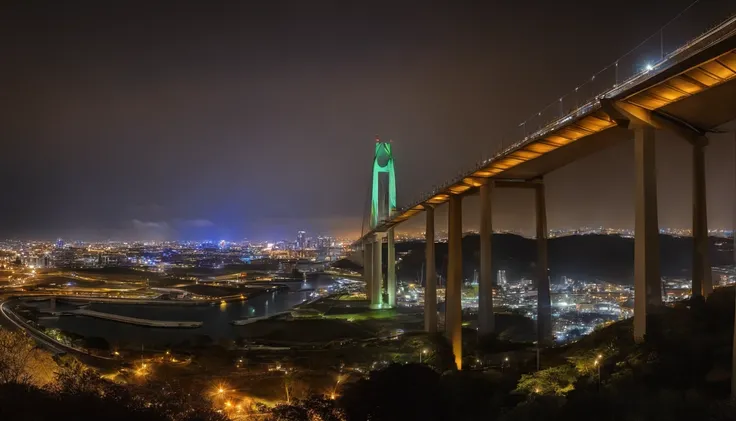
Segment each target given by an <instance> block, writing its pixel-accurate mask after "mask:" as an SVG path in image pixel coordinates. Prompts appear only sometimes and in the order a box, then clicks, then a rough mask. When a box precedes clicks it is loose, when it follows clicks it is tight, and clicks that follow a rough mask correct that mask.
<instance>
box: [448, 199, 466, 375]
mask: <svg viewBox="0 0 736 421" xmlns="http://www.w3.org/2000/svg"><path fill="white" fill-rule="evenodd" d="M462 212H463V210H462V198H461V197H460V196H456V195H452V196H450V209H449V212H448V221H447V222H448V223H447V231H448V240H447V243H448V251H447V253H448V262H447V287H446V290H445V306H447V307H446V309H447V310H446V316H445V332H446V333H447V336H448V337H449V339H450V344H451V346H452V352H453V354H454V355H455V365H456V366H457V369H458V370H461V369H462V365H463V362H462V361H463V360H462V358H463V341H462V339H463V338H462V305H461V300H462V297H461V292H462V281H463V279H462V278H463V246H462V241H463V232H462V231H463V215H462Z"/></svg>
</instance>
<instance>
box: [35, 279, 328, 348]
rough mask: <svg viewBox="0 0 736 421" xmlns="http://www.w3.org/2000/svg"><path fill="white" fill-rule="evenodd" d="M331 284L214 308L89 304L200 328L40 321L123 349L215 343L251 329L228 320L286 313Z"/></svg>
mask: <svg viewBox="0 0 736 421" xmlns="http://www.w3.org/2000/svg"><path fill="white" fill-rule="evenodd" d="M280 283H282V282H280ZM332 283H333V280H332V278H331V277H329V276H321V277H318V278H315V279H314V280H310V281H309V282H294V283H285V284H287V285H289V287H290V291H289V292H286V291H284V292H273V293H267V294H263V295H259V296H257V297H254V298H252V299H250V300H244V301H231V302H228V303H225V304H222V303H217V304H215V305H211V306H176V305H135V304H112V303H93V304H91V305H90V306H89V308H90V309H91V310H96V311H102V312H105V313H113V314H119V315H122V316H131V317H139V318H143V319H155V320H176V321H201V322H203V326H202V327H200V328H196V329H167V328H151V327H144V326H135V325H129V324H125V323H118V322H114V321H111V320H101V319H93V318H90V317H71V316H65V317H59V318H58V319H48V320H41V321H40V324H42V325H43V326H47V327H55V328H59V329H62V330H65V331H68V332H74V333H77V334H80V335H83V336H88V337H90V336H98V337H103V338H105V339H107V341H108V342H109V343H110V344H111V345H112V346H119V347H125V346H132V345H136V346H140V345H141V344H144V345H146V346H149V347H163V346H166V345H174V344H177V343H182V342H184V341H187V340H188V341H190V342H194V341H196V338H198V337H200V338H201V337H202V335H206V336H209V337H210V338H212V339H213V340H214V341H217V340H219V339H235V338H237V337H238V336H240V335H241V334H242V332H243V331H244V329H248V326H247V325H246V326H233V325H231V324H230V321H232V320H238V319H244V318H246V317H254V316H267V315H273V314H276V313H279V312H283V311H287V310H289V309H290V308H291V307H293V306H294V305H297V304H299V303H302V302H304V301H305V300H306V299H307V298H308V295H309V292H298V290H300V289H313V288H314V289H318V288H324V287H327V286H329V285H331V284H332ZM57 308H59V305H57ZM59 309H61V308H59Z"/></svg>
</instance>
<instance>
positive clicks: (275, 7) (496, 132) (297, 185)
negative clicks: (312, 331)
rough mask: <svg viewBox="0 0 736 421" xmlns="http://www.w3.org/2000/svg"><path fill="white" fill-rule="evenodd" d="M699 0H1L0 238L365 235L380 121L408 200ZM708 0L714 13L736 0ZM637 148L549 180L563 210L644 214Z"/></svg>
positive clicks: (508, 217) (670, 160)
mask: <svg viewBox="0 0 736 421" xmlns="http://www.w3.org/2000/svg"><path fill="white" fill-rule="evenodd" d="M11 3H12V2H11ZM689 3H690V0H667V1H665V0H655V1H650V2H640V1H634V0H621V1H619V2H617V3H616V4H615V7H607V8H606V10H605V12H602V9H601V5H600V4H597V3H594V2H593V3H591V2H588V3H581V2H579V1H572V0H570V1H555V2H549V1H539V0H538V1H531V0H523V1H517V2H477V1H467V2H464V1H446V2H445V1H439V2H426V1H402V2H396V1H392V2H389V1H372V2H353V1H327V0H316V1H308V2H307V1H283V0H277V1H269V2H230V1H222V2H220V1H213V2H195V1H178V2H175V3H171V2H155V1H149V2H115V1H109V2H92V1H73V0H72V1H65V2H48V4H46V5H44V4H43V3H42V2H22V1H16V2H14V3H12V4H9V5H8V4H4V6H3V11H2V13H1V14H0V53H2V57H3V64H2V66H0V78H2V80H3V92H2V95H0V139H2V140H1V142H2V153H0V180H2V186H3V193H2V195H3V197H2V206H0V237H3V236H26V237H27V236H32V237H41V238H53V237H56V236H60V235H63V236H71V237H78V236H83V237H85V238H102V239H104V238H112V237H121V238H131V237H134V236H139V235H140V236H152V237H160V238H164V237H166V238H196V239H204V238H210V239H219V238H228V239H239V238H243V237H249V238H263V237H269V238H274V237H279V236H289V237H293V235H294V234H293V232H294V231H295V230H297V229H307V230H309V231H312V232H318V231H320V232H322V231H324V232H332V233H334V234H342V233H357V232H358V231H359V230H360V225H361V224H360V221H361V218H362V215H363V214H364V211H365V209H364V208H365V204H366V195H367V192H368V177H369V170H370V165H371V162H370V161H371V156H372V152H373V151H372V148H373V137H374V135H375V134H376V133H379V134H381V135H382V136H384V137H385V138H392V139H393V140H394V150H395V154H396V160H397V161H396V162H397V180H398V194H399V202H400V203H405V202H407V201H408V200H409V198H410V197H414V196H415V195H416V194H417V193H419V192H420V191H423V190H427V189H428V188H429V187H431V186H432V185H433V184H438V183H440V182H442V181H443V180H444V179H446V178H447V177H449V176H450V175H452V174H455V173H456V172H457V170H458V169H459V168H463V167H467V166H469V165H470V164H472V163H474V162H476V161H478V160H479V159H480V157H481V154H482V152H488V151H490V150H494V149H496V148H497V147H498V146H499V144H500V142H501V140H502V139H501V136H500V133H508V131H509V130H510V129H513V128H515V127H516V126H517V124H518V123H519V122H520V121H522V120H523V119H524V118H526V117H527V116H529V115H530V114H532V113H533V112H534V110H536V109H539V108H541V107H543V106H545V105H546V104H548V103H550V102H551V101H555V100H556V98H558V97H559V96H560V95H561V94H563V93H565V92H569V91H570V90H572V89H573V88H574V87H575V86H578V85H579V83H580V81H582V80H587V79H588V78H589V77H590V75H591V74H593V73H594V72H595V71H596V70H598V69H600V68H601V67H603V66H604V65H607V64H609V63H610V62H611V61H612V60H613V59H615V57H617V56H619V55H621V54H623V53H624V52H626V51H627V50H628V49H630V48H631V47H632V46H634V45H636V44H637V43H638V42H639V41H640V40H642V39H644V38H645V37H647V36H649V35H650V34H651V33H653V32H654V31H655V30H656V28H657V27H659V26H660V25H662V24H663V23H664V22H666V21H667V20H668V19H669V18H671V17H672V16H674V15H675V14H677V13H678V11H680V10H682V9H683V8H684V7H685V6H687V5H688V4H689ZM701 3H708V4H707V5H706V6H707V7H710V8H712V9H709V10H712V12H711V14H707V15H704V16H701V17H698V18H697V19H695V18H694V21H695V20H699V21H702V22H699V24H702V23H703V22H707V21H709V20H712V19H713V18H714V16H718V13H716V12H718V10H719V9H718V8H719V7H720V9H721V12H719V13H722V12H724V11H728V10H731V9H733V2H732V1H720V0H711V1H709V2H701ZM722 14H723V13H722ZM693 26H697V25H695V24H693ZM679 33H686V32H685V31H684V30H683V28H682V27H678V28H673V30H672V31H669V32H666V35H667V36H666V39H665V41H666V42H667V43H675V42H676V41H677V35H678V34H679ZM668 45H669V44H668ZM644 59H646V57H642V60H644ZM660 142H662V143H664V144H665V145H669V143H670V140H667V139H666V138H664V137H663V138H662V139H661V140H660ZM730 142H731V141H730V140H728V139H726V137H723V138H719V139H716V140H715V141H714V142H713V145H712V146H711V147H709V151H708V162H709V166H710V169H709V171H710V172H709V176H710V177H712V178H710V179H709V180H711V181H714V180H717V182H713V183H712V185H713V186H712V187H711V190H710V192H709V195H710V196H709V197H711V196H712V197H715V198H719V199H721V200H716V201H712V203H711V205H710V208H709V212H711V214H712V224H711V225H712V226H719V225H720V226H727V225H728V224H729V222H728V221H730V214H731V211H730V206H731V199H730V197H732V194H731V193H730V192H732V191H733V190H729V189H732V188H733V185H732V184H733V181H732V177H731V175H730V171H731V168H732V167H731V165H732V164H731V153H730V149H729V148H730V147H731V143H730ZM630 146H631V145H628V146H627V145H621V146H620V147H615V148H613V149H611V150H609V151H605V152H603V153H601V154H599V155H596V156H593V157H590V158H588V159H586V160H583V161H580V162H578V163H574V164H571V165H570V166H569V167H566V168H564V169H561V170H559V171H557V172H555V173H553V174H551V175H550V176H549V177H548V180H549V189H548V191H549V195H550V200H549V212H550V217H549V219H550V226H551V227H559V226H578V225H593V224H595V225H614V226H621V225H624V226H626V225H630V224H631V222H632V219H633V218H632V215H633V213H632V209H633V207H632V201H631V197H632V195H633V191H632V189H631V184H632V177H633V173H632V168H631V156H632V151H631V149H632V148H631V147H630ZM687 157H688V151H687V150H686V148H684V147H681V146H673V147H662V148H660V154H659V158H658V159H659V161H658V162H659V165H660V174H661V176H660V182H661V184H660V186H661V192H660V200H661V201H660V203H661V205H660V209H661V212H660V213H661V221H662V223H663V225H664V224H667V225H671V226H684V227H687V226H689V224H690V220H689V209H690V205H689V200H690V199H689V196H687V194H686V192H688V191H689V190H688V189H689V187H688V186H689V184H688V183H689V175H688V173H687V171H688V167H687V166H688V165H690V164H689V160H688V158H687ZM498 202H499V204H498V207H497V209H496V211H497V212H498V214H499V216H498V218H497V221H498V224H497V225H504V226H505V227H507V228H514V227H517V226H518V227H523V226H524V225H525V224H528V223H529V221H531V208H530V207H529V204H530V203H531V202H530V198H528V197H526V196H524V195H523V194H522V193H519V194H517V193H506V192H504V193H503V195H501V196H499V199H498ZM466 208H467V209H468V210H467V212H469V214H468V215H469V217H468V218H466V219H467V221H468V224H473V222H472V218H471V216H472V209H471V208H472V199H471V200H469V201H468V206H467V207H466ZM186 221H188V222H186ZM414 224H415V225H417V224H420V222H415V223H414ZM408 227H409V228H411V227H412V225H409V226H408Z"/></svg>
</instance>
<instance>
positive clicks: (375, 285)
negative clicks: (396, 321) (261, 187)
mask: <svg viewBox="0 0 736 421" xmlns="http://www.w3.org/2000/svg"><path fill="white" fill-rule="evenodd" d="M734 9H735V10H734V11H735V12H736V7H734ZM616 71H618V69H616ZM560 101H562V99H561V100H560ZM559 110H560V112H559V114H558V117H557V118H556V119H554V120H553V121H551V122H550V123H549V124H546V125H544V126H543V127H541V128H539V129H538V130H536V131H534V132H531V133H528V134H525V135H520V138H519V139H518V141H516V142H515V143H514V144H512V145H510V146H508V147H506V148H504V149H503V150H501V151H499V152H498V153H496V154H495V155H494V156H492V157H490V158H488V159H484V160H482V161H481V162H479V163H478V164H477V165H476V166H474V167H473V168H471V169H470V170H468V171H467V172H465V173H464V174H461V175H460V176H458V177H456V178H455V179H452V180H451V181H450V182H448V183H447V184H445V185H443V186H441V187H439V188H436V189H434V190H433V191H431V192H429V193H428V194H426V195H425V196H424V197H422V198H421V199H420V200H418V201H417V202H415V203H412V204H410V205H409V206H405V207H400V208H396V209H395V210H394V209H390V212H389V213H388V214H387V215H386V217H385V218H382V219H380V220H377V221H375V222H374V223H373V224H371V229H370V230H369V231H367V232H365V233H364V234H363V236H362V237H361V239H360V240H359V242H358V244H359V245H360V246H361V247H362V248H363V249H364V250H365V252H364V262H365V264H364V267H365V268H366V273H365V275H364V277H365V279H366V282H367V283H368V290H369V291H374V293H373V294H372V295H373V297H372V298H371V299H372V300H373V301H374V305H377V306H380V300H381V294H380V291H381V288H382V286H383V284H384V280H383V274H382V269H381V267H382V265H381V262H380V259H381V257H380V256H381V253H380V251H381V247H382V245H381V244H382V242H383V238H384V237H386V236H387V235H386V234H387V233H388V238H389V261H392V252H393V247H392V243H393V241H392V239H393V230H394V228H395V227H396V226H397V225H399V224H401V223H402V222H404V221H406V220H408V219H410V218H412V217H414V216H416V215H418V214H420V213H424V214H425V216H426V224H427V225H426V241H427V249H426V259H427V262H434V261H435V260H434V242H435V238H434V209H435V207H437V206H440V205H442V204H445V203H447V204H448V205H449V213H448V234H449V235H448V243H449V251H448V253H449V256H448V274H447V310H446V311H447V313H446V318H447V322H446V324H445V326H446V328H445V329H446V331H447V334H448V336H449V338H450V341H451V343H452V346H453V350H454V352H455V356H456V363H457V364H458V367H460V361H461V357H460V355H461V354H462V345H461V344H462V342H461V333H460V332H461V303H460V289H461V284H462V250H461V240H462V219H461V218H462V199H463V198H464V197H466V196H468V195H473V194H480V199H481V206H480V215H479V220H480V227H481V228H480V232H481V244H480V247H481V253H480V266H481V270H480V279H479V284H480V292H479V326H480V328H479V329H480V334H487V333H491V332H493V329H494V321H493V308H492V305H493V304H492V303H493V300H492V288H491V279H492V273H493V271H492V268H491V241H490V239H491V235H492V221H491V206H492V200H491V198H492V190H493V189H495V188H529V189H533V190H534V192H535V208H536V209H535V210H536V234H537V235H536V237H537V244H538V247H537V251H538V262H537V263H538V264H537V267H538V268H539V270H538V273H537V275H536V279H535V281H536V284H537V287H538V288H539V294H538V297H539V302H538V315H537V316H538V318H537V321H538V334H539V338H538V340H539V342H540V343H549V342H550V341H551V339H552V323H551V311H550V293H549V277H548V274H547V267H548V265H547V222H546V206H545V193H544V176H545V175H546V174H548V173H550V172H552V171H554V170H556V169H559V168H561V167H563V166H565V165H568V164H570V163H572V162H574V161H577V160H579V159H582V158H584V157H586V156H588V155H590V154H593V153H595V152H598V151H601V150H603V149H605V148H608V147H610V146H612V145H614V144H617V143H620V142H625V141H630V140H631V139H632V137H633V138H634V155H635V171H636V186H635V198H636V212H635V295H636V296H637V297H646V299H644V298H642V299H637V300H636V304H635V316H634V319H635V321H634V326H635V331H634V336H635V338H636V339H637V340H642V339H643V338H644V335H645V334H646V314H647V312H649V311H652V309H653V307H656V306H658V305H661V294H660V291H661V286H660V284H661V279H660V274H659V240H658V235H659V227H658V221H657V181H656V171H655V144H654V136H655V133H656V131H667V132H671V133H674V134H675V135H676V136H677V137H679V138H681V139H682V140H683V141H685V142H688V143H689V144H691V145H692V151H693V152H692V157H693V174H692V176H693V192H692V199H693V236H694V243H695V247H694V251H693V295H694V296H698V295H700V296H704V297H705V296H707V295H708V294H709V293H710V292H711V291H712V280H711V279H710V278H711V274H710V264H709V261H708V256H707V251H708V228H707V212H706V195H705V188H706V180H705V148H706V147H707V144H708V134H709V133H712V132H717V131H718V127H719V126H721V125H723V124H725V123H727V122H729V121H732V120H734V119H736V15H733V16H731V17H729V18H727V19H725V20H724V21H722V22H721V23H720V24H718V25H716V26H715V27H712V28H710V29H709V30H707V31H706V32H704V33H703V34H701V35H700V36H697V37H695V38H694V39H691V40H690V41H689V42H687V43H685V44H684V45H682V46H680V47H679V48H677V49H676V50H674V51H672V52H670V53H669V54H666V55H665V54H664V53H663V54H662V56H661V59H660V60H659V61H658V62H656V63H651V64H650V65H647V66H646V67H645V68H643V69H642V70H641V71H639V72H637V73H635V74H634V75H632V76H631V77H629V78H627V79H625V80H621V81H619V80H618V73H616V80H615V81H613V83H611V85H610V87H609V88H607V89H606V90H605V91H603V92H601V93H599V94H598V95H595V97H594V98H592V99H590V100H589V101H586V102H584V103H582V104H580V105H579V106H576V107H574V109H573V110H572V111H571V112H569V113H564V112H562V106H560V107H559ZM376 261H378V262H376ZM426 267H427V270H426V279H425V281H426V284H425V291H426V298H425V328H426V330H428V331H430V332H434V331H436V330H437V319H436V274H435V268H434V265H433V264H427V265H426ZM389 272H391V267H390V265H389ZM391 276H395V274H392V273H389V279H388V282H387V285H389V286H388V287H386V289H389V291H386V294H387V295H390V294H392V291H390V289H391V288H395V279H393V280H392V279H390V278H391ZM393 293H395V292H393Z"/></svg>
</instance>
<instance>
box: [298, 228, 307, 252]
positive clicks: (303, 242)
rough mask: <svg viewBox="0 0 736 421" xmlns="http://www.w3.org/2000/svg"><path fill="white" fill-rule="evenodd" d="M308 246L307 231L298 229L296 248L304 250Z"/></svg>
mask: <svg viewBox="0 0 736 421" xmlns="http://www.w3.org/2000/svg"><path fill="white" fill-rule="evenodd" d="M306 246H307V232H306V231H298V232H297V233H296V248H297V249H298V250H304V249H305V248H306Z"/></svg>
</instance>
